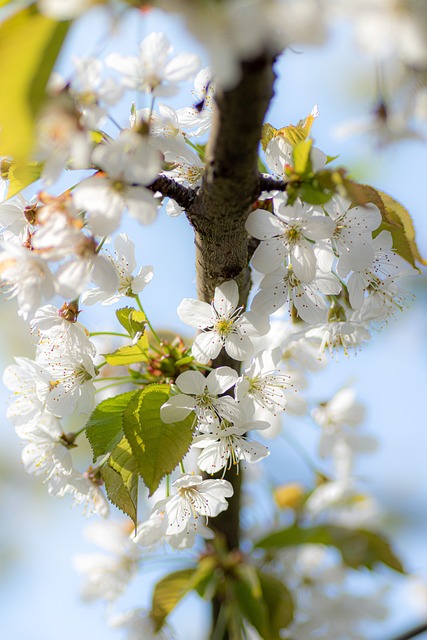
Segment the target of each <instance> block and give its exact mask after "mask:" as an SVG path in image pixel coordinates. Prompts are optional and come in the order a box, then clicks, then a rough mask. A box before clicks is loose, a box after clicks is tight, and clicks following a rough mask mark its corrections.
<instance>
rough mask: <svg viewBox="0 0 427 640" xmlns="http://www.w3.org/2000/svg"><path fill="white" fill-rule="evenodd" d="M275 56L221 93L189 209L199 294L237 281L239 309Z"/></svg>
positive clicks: (233, 509)
mask: <svg viewBox="0 0 427 640" xmlns="http://www.w3.org/2000/svg"><path fill="white" fill-rule="evenodd" d="M273 62H274V59H273V57H272V56H271V55H263V56H260V57H259V58H257V59H256V60H253V61H251V62H246V63H244V64H243V65H242V77H241V81H240V82H239V84H238V85H237V86H236V87H235V88H234V89H232V90H230V91H222V90H221V89H217V93H216V96H215V100H216V106H215V114H214V122H213V127H212V133H211V137H210V140H209V143H208V146H207V163H206V173H205V176H204V180H203V183H202V185H201V187H200V189H199V191H198V193H197V195H196V197H195V198H194V200H193V202H192V204H191V206H190V207H189V208H188V210H187V216H188V219H189V221H190V223H191V224H192V226H193V227H194V230H195V244H196V272H197V292H198V297H199V299H201V300H204V301H206V302H210V301H211V300H212V298H213V295H214V291H215V287H217V286H218V285H220V284H222V283H223V282H225V281H227V280H231V279H233V280H236V282H237V284H238V286H239V292H240V304H241V305H244V306H245V305H246V303H247V300H248V295H249V291H250V287H251V278H250V271H249V267H248V262H249V257H250V256H249V253H250V252H251V249H252V251H253V248H252V247H250V246H249V238H248V234H247V232H246V229H245V222H246V219H247V216H248V214H249V211H250V209H251V206H252V205H253V203H254V202H255V201H256V200H257V198H258V196H259V193H260V191H261V178H260V174H259V171H258V149H259V140H260V137H261V128H262V124H263V121H264V117H265V114H266V111H267V109H268V106H269V104H270V101H271V98H272V96H273V84H274V80H275V74H274V71H273ZM221 365H227V366H230V367H232V368H234V369H235V370H236V371H238V372H239V371H240V363H239V362H236V361H234V360H232V359H231V358H230V357H229V356H227V354H226V353H225V352H222V353H221V354H220V356H219V357H218V358H217V359H216V361H215V362H214V366H215V367H217V366H221ZM225 478H226V479H227V480H229V482H231V483H232V485H233V487H234V495H233V497H232V498H231V499H230V500H229V507H228V509H227V511H225V512H224V513H222V514H220V515H219V516H217V517H216V518H215V519H214V520H213V521H212V522H211V526H213V527H214V528H215V530H216V532H217V533H218V534H219V535H220V536H222V537H223V539H224V540H225V542H226V545H227V548H228V549H229V550H230V551H231V550H233V549H238V548H239V541H240V522H239V514H240V507H241V486H242V474H241V473H240V474H239V475H237V474H236V471H235V469H231V470H230V471H228V472H227V473H226V475H225ZM221 604H222V603H221V601H220V600H219V599H218V598H214V600H213V602H212V629H213V632H214V631H215V638H218V639H219V638H221V640H228V639H229V637H230V635H229V631H228V630H227V629H223V631H222V632H220V635H218V628H217V622H218V616H219V615H220V609H221Z"/></svg>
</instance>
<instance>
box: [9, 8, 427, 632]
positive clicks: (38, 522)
mask: <svg viewBox="0 0 427 640" xmlns="http://www.w3.org/2000/svg"><path fill="white" fill-rule="evenodd" d="M109 27H110V23H109V21H108V20H107V18H106V15H105V13H104V12H103V11H102V10H101V9H94V10H92V11H91V12H90V13H89V14H88V15H87V16H85V17H84V18H82V19H80V20H79V21H78V22H77V24H76V25H75V26H74V27H73V29H72V32H71V34H70V36H69V37H68V40H67V42H66V46H65V48H64V51H63V52H62V54H61V58H60V61H59V64H58V69H57V70H58V71H59V72H60V73H61V74H62V75H63V76H64V77H66V78H67V77H69V75H70V73H72V71H71V68H72V67H71V65H70V60H71V58H72V56H73V55H78V56H83V55H95V54H99V56H100V58H101V59H103V58H104V57H105V56H106V55H107V54H108V53H110V52H112V51H120V52H122V53H125V54H129V55H130V54H134V53H135V51H136V48H137V46H138V43H139V42H140V41H141V40H142V39H143V37H145V36H146V35H147V34H148V33H149V32H150V31H153V30H154V31H160V30H161V31H163V32H165V33H166V35H167V36H168V38H169V39H170V41H171V43H172V44H173V46H174V49H175V51H176V52H186V51H196V52H197V53H198V54H199V55H200V57H201V58H202V60H203V62H204V64H207V62H208V61H207V59H206V54H205V52H204V51H203V49H202V48H201V47H200V45H199V44H198V43H197V42H196V41H195V40H194V39H193V38H192V37H191V36H189V35H188V33H187V32H186V31H185V29H184V27H183V25H182V23H181V22H180V20H178V19H177V18H176V17H173V16H166V15H165V14H163V13H160V12H158V11H155V10H153V11H151V12H150V13H147V14H144V15H143V16H142V15H141V16H140V17H139V16H138V19H136V15H135V14H134V13H132V14H131V15H128V16H127V17H125V18H124V19H123V21H122V22H121V23H120V24H117V26H116V29H115V33H114V34H111V33H110V32H109ZM277 73H278V81H277V85H276V94H275V97H274V100H273V102H272V104H271V108H270V112H269V113H268V115H267V120H268V121H269V122H270V123H271V124H273V126H275V127H277V128H278V127H281V126H284V125H286V124H290V123H296V122H297V121H298V120H300V119H301V118H304V117H305V116H306V115H308V114H309V112H310V111H311V109H312V107H313V105H314V104H316V103H317V104H318V105H319V110H320V116H319V117H318V118H317V120H316V121H315V124H314V126H313V129H312V135H313V137H314V139H315V143H316V146H318V147H320V148H321V149H322V150H323V151H324V152H325V153H327V154H328V155H331V156H335V155H339V160H338V161H337V162H338V163H339V164H340V165H341V164H342V165H344V166H347V167H348V168H349V169H350V171H351V173H352V175H353V177H355V178H356V179H358V180H360V181H362V182H369V183H370V184H372V185H374V186H375V187H377V188H378V189H380V190H383V191H385V192H387V193H390V194H391V195H393V197H395V198H396V199H397V200H399V201H400V202H402V203H403V204H404V205H405V206H406V207H407V209H408V210H409V212H410V213H411V215H412V218H413V220H414V223H415V227H416V230H417V239H418V245H419V247H420V251H421V254H422V255H424V257H425V256H427V217H426V208H427V207H426V185H427V127H426V128H425V130H424V131H422V130H421V133H422V134H425V136H426V137H425V139H423V140H413V139H411V140H403V141H400V142H398V143H395V144H392V145H390V146H388V147H386V148H382V149H381V148H379V147H378V146H377V144H376V140H375V138H374V136H373V135H371V134H365V135H363V134H362V135H359V136H355V137H351V138H348V139H344V140H343V139H339V138H337V136H336V135H335V133H334V131H335V130H336V128H337V126H338V125H340V124H342V123H343V122H346V121H348V120H352V119H358V118H363V117H365V116H366V114H368V113H369V112H370V111H371V110H372V109H373V108H374V106H375V104H376V101H377V98H378V94H377V87H376V71H375V67H374V65H373V63H372V61H371V60H370V58H369V57H368V56H365V55H363V54H361V53H360V52H359V51H358V50H357V49H356V48H355V47H354V46H353V45H352V42H351V37H350V32H349V28H348V27H347V26H345V25H343V26H341V27H339V28H336V29H335V30H334V31H333V32H332V33H331V37H330V39H329V41H328V43H327V44H325V45H324V46H321V47H319V48H299V49H298V50H290V51H287V52H286V53H285V54H284V55H282V56H281V58H280V59H279V61H278V63H277ZM191 88H192V86H191V85H190V84H188V85H186V86H184V88H183V91H182V92H181V94H180V95H179V96H178V97H177V98H176V99H175V100H174V101H172V105H173V106H176V107H180V106H188V105H190V104H192V103H193V98H192V96H191ZM132 98H134V99H135V100H137V107H138V108H139V107H142V106H148V105H144V104H143V103H141V102H140V101H141V98H140V96H134V97H133V96H131V95H130V94H127V101H126V100H125V101H122V105H124V104H126V105H127V106H126V107H123V106H122V107H121V108H118V109H117V112H116V113H114V117H115V119H116V120H117V121H118V122H119V124H121V125H122V126H126V125H127V122H128V114H129V111H128V110H127V109H129V105H130V101H131V99H132ZM74 181H75V180H74ZM60 187H61V185H58V187H57V188H58V192H59V191H60V190H61V188H60ZM36 190H37V187H36V188H35V189H33V191H32V192H31V190H27V192H26V195H31V194H32V193H34V192H35V191H36ZM123 230H124V231H125V232H127V233H128V234H129V235H130V236H131V237H132V238H133V239H136V244H137V257H138V260H139V264H141V265H148V264H152V265H153V266H154V274H155V275H154V279H153V281H152V283H151V284H150V286H148V287H147V289H146V290H144V292H143V303H144V307H145V309H146V311H147V313H148V315H149V317H150V320H151V322H152V323H153V324H154V325H155V326H156V327H159V328H162V327H165V328H166V327H167V328H172V329H174V330H178V331H182V332H183V333H184V334H185V335H189V333H188V331H187V329H188V327H187V328H184V327H183V325H181V324H180V323H179V320H178V317H177V316H176V307H177V305H178V304H179V302H180V301H181V299H182V298H183V297H193V296H195V283H194V249H193V234H192V230H191V228H190V226H189V225H188V223H187V221H186V219H185V217H183V216H181V217H179V218H174V219H171V218H168V217H167V216H166V214H165V212H161V214H160V215H159V217H158V219H157V221H156V222H155V223H154V224H153V225H151V226H149V227H141V226H138V225H137V224H136V223H134V222H133V221H129V219H127V220H126V223H125V226H124V228H123ZM406 288H407V290H408V291H410V292H413V293H415V296H416V298H415V301H414V302H413V303H411V304H410V308H409V309H408V310H405V311H404V312H403V313H399V314H398V315H396V318H395V320H392V321H390V323H389V324H388V325H387V326H384V327H383V328H382V329H381V330H380V331H379V332H378V334H374V335H373V337H372V340H371V342H370V343H369V344H366V345H365V346H364V347H363V350H362V351H361V352H359V353H357V355H351V356H350V357H349V358H346V357H345V356H344V355H343V354H340V356H339V358H338V361H337V362H335V361H333V360H331V361H330V362H329V365H328V367H327V368H326V369H325V370H324V371H322V372H321V373H319V374H316V375H315V377H313V383H312V386H311V388H310V394H312V396H313V398H314V399H316V400H324V399H328V398H330V397H331V396H332V395H333V393H334V392H335V391H337V390H338V389H339V388H340V387H341V386H343V385H344V384H348V383H350V384H352V385H353V386H354V387H355V388H356V389H357V391H358V396H359V399H360V400H361V401H362V402H363V403H365V404H366V405H367V420H366V431H369V433H370V434H372V435H374V436H375V437H376V438H377V439H378V440H379V443H380V448H379V450H378V451H377V452H376V453H375V454H372V455H369V456H366V457H365V458H364V459H363V460H362V461H361V464H360V465H359V466H358V469H357V471H358V475H359V477H360V478H361V479H362V480H363V483H364V485H365V486H366V487H367V488H368V489H369V491H370V492H371V493H372V494H373V495H374V496H375V497H376V498H377V499H378V501H379V503H380V505H381V509H382V511H383V512H384V514H385V522H386V523H387V526H388V533H389V535H390V537H391V539H392V540H393V543H394V546H395V549H396V551H397V552H398V554H400V556H401V557H402V558H403V561H404V563H405V565H406V566H407V568H408V570H410V571H411V572H414V573H416V574H418V575H420V576H421V577H423V578H424V579H425V581H426V583H427V542H426V539H427V538H426V532H427V463H426V460H427V420H426V417H425V416H426V401H425V394H426V392H427V322H426V318H427V280H426V276H425V274H424V275H422V276H421V277H419V278H417V279H416V280H414V281H407V284H406ZM107 314H109V316H108V319H106V320H104V319H101V318H99V307H98V308H97V309H96V310H94V311H91V310H89V309H88V310H86V309H85V311H84V312H83V313H82V315H81V317H80V320H81V321H82V322H83V323H84V324H86V325H87V326H88V327H90V329H91V330H93V331H96V330H101V329H105V325H107V326H111V327H112V326H114V325H113V323H114V314H113V311H112V309H111V308H110V307H107V308H106V311H105V316H104V317H105V318H107ZM165 318H167V325H166V322H165ZM0 327H1V332H2V338H1V340H0V348H1V352H0V358H1V365H2V368H4V366H6V365H7V364H10V363H11V362H12V360H13V357H14V356H16V355H23V356H29V357H33V346H32V339H31V336H30V335H29V331H28V327H27V325H26V323H24V322H21V321H20V320H19V319H18V318H17V314H16V307H15V304H14V303H13V302H6V301H4V300H2V301H1V307H0ZM0 401H1V415H2V419H1V428H0V511H1V516H2V517H1V523H2V524H1V527H0V550H1V551H0V620H1V626H2V627H3V629H4V630H5V632H4V635H3V634H2V637H4V638H8V639H9V638H11V639H12V638H13V640H28V639H29V638H31V640H56V639H57V638H58V637H61V640H75V638H77V637H79V638H81V639H82V640H86V639H89V638H103V639H104V640H110V639H111V640H112V639H113V638H117V637H118V635H119V634H118V632H117V631H114V630H112V629H110V628H109V627H107V625H106V623H105V607H104V605H102V604H101V603H100V604H91V605H86V604H84V603H82V602H81V601H80V599H79V582H80V578H79V576H78V575H77V574H76V573H75V572H74V570H73V568H72V564H71V559H70V558H71V556H72V554H73V553H77V552H81V551H86V550H89V549H90V547H89V546H88V545H87V544H86V543H85V541H84V538H83V534H82V530H83V526H84V524H85V520H84V516H82V513H81V509H80V508H79V507H76V508H71V506H70V502H69V501H68V500H67V499H66V498H65V499H64V500H62V501H59V500H57V499H55V498H50V497H49V496H48V495H47V492H46V489H45V487H44V486H43V484H42V482H41V480H40V479H39V478H37V477H32V476H28V475H27V474H26V473H25V472H24V470H23V469H22V466H21V465H20V449H21V446H20V444H19V442H18V440H17V438H16V435H15V433H14V430H13V427H12V426H11V425H10V424H9V423H8V422H7V420H6V418H5V417H4V414H5V411H6V406H7V402H8V392H7V390H5V389H4V388H3V387H0ZM289 429H290V431H291V432H292V435H293V437H294V438H295V439H297V440H298V441H299V442H301V443H302V444H303V445H304V446H305V447H307V449H308V451H311V450H314V448H315V438H314V435H313V431H312V430H311V429H310V427H309V426H307V424H305V423H304V421H302V422H301V421H297V420H295V421H290V424H289ZM271 450H272V455H271V457H270V459H269V461H268V467H269V469H270V471H269V473H270V474H271V477H272V481H274V483H277V484H279V483H285V482H290V481H300V482H302V483H306V484H307V485H308V484H309V482H310V481H311V477H312V476H311V473H310V471H309V470H308V469H307V468H306V466H305V465H304V463H303V462H302V461H301V459H300V458H299V457H298V456H297V455H296V453H295V451H294V450H293V449H292V448H290V447H289V446H288V445H287V444H286V442H284V441H282V440H280V441H279V440H276V441H274V442H272V443H271ZM81 456H82V457H81V459H82V464H83V465H85V464H86V463H87V462H86V461H87V460H88V459H89V451H88V449H86V450H83V451H82V454H81ZM264 468H266V467H264ZM162 571H163V570H162V564H161V562H159V563H158V564H156V563H154V564H150V565H149V564H147V567H146V569H145V570H144V571H143V572H142V574H140V575H139V576H138V577H137V579H136V580H135V581H134V582H133V583H132V585H131V588H130V590H129V592H128V593H126V594H125V595H124V596H123V598H121V599H120V600H119V602H118V606H117V609H118V610H123V609H127V608H131V607H133V606H141V605H147V604H148V603H149V587H150V585H151V584H153V582H154V580H155V579H156V578H158V576H159V575H161V573H162ZM391 597H392V600H393V603H394V604H393V615H392V617H391V618H390V620H389V621H388V622H387V623H385V625H384V626H383V627H382V629H381V633H378V630H376V631H374V630H373V631H372V635H370V636H369V638H370V639H371V638H372V640H380V638H381V639H382V640H384V639H386V638H392V637H393V636H394V635H396V634H397V633H398V632H399V631H400V630H404V629H406V628H409V627H411V626H412V625H413V624H416V623H417V622H418V621H419V620H423V619H427V596H426V602H425V604H424V605H423V603H422V601H421V600H417V598H416V597H415V596H414V593H413V592H411V591H409V590H407V589H406V588H405V587H404V585H403V581H402V580H400V579H399V578H396V590H395V591H394V592H393V594H392V596H391ZM196 603H197V604H196ZM189 606H191V625H189V624H188V611H189V608H188V607H189ZM423 607H424V610H423ZM205 614H206V608H205V607H204V606H203V604H200V603H199V601H198V600H196V599H195V598H194V600H190V602H189V604H187V605H183V606H181V607H179V608H178V610H177V612H176V613H175V614H174V616H173V617H172V622H174V623H175V624H174V626H175V627H176V628H177V630H178V637H179V638H182V640H184V639H185V640H202V635H201V629H202V628H203V620H204V619H205V618H204V616H205ZM426 637H427V636H426Z"/></svg>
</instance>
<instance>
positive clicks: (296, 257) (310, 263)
mask: <svg viewBox="0 0 427 640" xmlns="http://www.w3.org/2000/svg"><path fill="white" fill-rule="evenodd" d="M246 229H247V231H248V232H249V233H250V234H251V235H252V236H254V238H258V239H259V240H261V242H260V244H259V245H258V247H257V248H256V250H255V253H254V255H253V256H252V266H253V267H254V269H256V270H257V271H260V272H261V273H271V272H272V271H275V270H276V269H278V268H279V267H281V266H283V265H285V266H288V265H291V266H292V269H293V270H294V272H295V275H296V276H297V278H299V279H300V280H303V281H304V282H309V281H310V280H312V279H313V278H314V276H315V274H316V256H315V253H314V249H313V243H312V241H313V240H322V239H324V238H329V237H330V236H331V235H332V233H333V231H334V225H333V223H332V221H331V220H330V219H329V218H327V217H326V216H324V215H322V214H319V213H316V212H315V211H314V209H313V207H308V206H307V205H303V204H302V203H300V202H298V201H296V202H295V204H294V205H293V206H286V205H283V204H282V206H279V208H278V211H277V213H276V215H273V214H271V213H269V212H268V211H264V210H263V209H258V210H256V211H253V212H252V213H250V214H249V217H248V219H247V221H246Z"/></svg>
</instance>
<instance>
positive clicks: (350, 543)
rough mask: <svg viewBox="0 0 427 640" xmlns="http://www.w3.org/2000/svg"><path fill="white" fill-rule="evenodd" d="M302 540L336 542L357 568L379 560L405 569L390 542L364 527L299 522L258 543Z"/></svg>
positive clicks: (278, 546) (278, 545) (290, 543)
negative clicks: (298, 524) (316, 525)
mask: <svg viewBox="0 0 427 640" xmlns="http://www.w3.org/2000/svg"><path fill="white" fill-rule="evenodd" d="M300 544H324V545H328V546H334V547H336V548H337V549H338V551H339V552H340V553H341V556H342V559H343V561H344V562H345V563H346V564H347V565H348V566H350V567H353V568H354V569H357V568H359V567H361V566H365V567H367V568H368V569H373V568H374V566H375V565H376V564H378V563H382V564H385V565H386V566H387V567H390V568H391V569H394V571H398V572H399V573H404V569H403V567H402V563H401V562H400V560H399V559H398V558H397V556H395V555H394V553H393V551H392V549H391V547H390V544H389V542H388V541H387V540H386V539H385V538H384V537H383V536H380V535H379V534H376V533H372V531H367V530H365V529H347V528H345V527H335V526H327V525H325V526H318V527H308V528H304V529H302V528H300V527H297V526H293V527H290V528H288V529H282V530H280V531H275V532H274V533H272V534H270V535H268V536H266V537H265V538H263V539H262V540H259V541H258V542H257V543H256V545H255V546H256V547H259V548H262V549H282V548H284V547H289V546H294V545H300Z"/></svg>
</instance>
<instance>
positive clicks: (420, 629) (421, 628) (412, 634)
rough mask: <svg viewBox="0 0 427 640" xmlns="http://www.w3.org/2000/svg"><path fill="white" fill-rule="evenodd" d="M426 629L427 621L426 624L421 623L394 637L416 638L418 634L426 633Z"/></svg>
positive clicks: (400, 638) (408, 639)
mask: <svg viewBox="0 0 427 640" xmlns="http://www.w3.org/2000/svg"><path fill="white" fill-rule="evenodd" d="M426 631H427V622H425V623H424V624H420V625H419V626H418V627H414V628H413V629H411V630H410V631H407V632H406V633H402V634H401V635H400V636H396V637H395V638H393V640H410V638H415V637H416V636H419V635H420V634H421V633H424V632H426Z"/></svg>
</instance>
